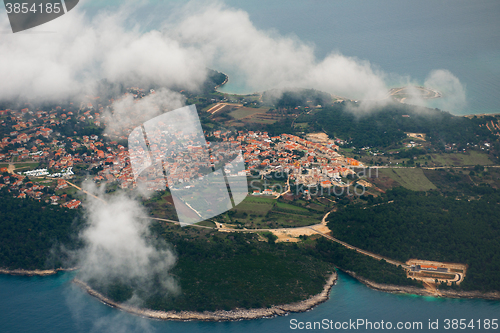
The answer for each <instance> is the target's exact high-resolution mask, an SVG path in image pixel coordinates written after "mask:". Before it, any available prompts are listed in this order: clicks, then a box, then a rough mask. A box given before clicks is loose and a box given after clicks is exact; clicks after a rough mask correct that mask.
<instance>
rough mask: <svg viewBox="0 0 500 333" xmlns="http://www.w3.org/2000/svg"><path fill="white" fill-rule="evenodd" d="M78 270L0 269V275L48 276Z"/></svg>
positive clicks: (74, 268)
mask: <svg viewBox="0 0 500 333" xmlns="http://www.w3.org/2000/svg"><path fill="white" fill-rule="evenodd" d="M76 269H78V267H73V268H56V269H35V270H27V269H21V268H17V269H6V268H0V274H6V275H21V276H48V275H54V274H57V273H59V272H71V271H74V270H76Z"/></svg>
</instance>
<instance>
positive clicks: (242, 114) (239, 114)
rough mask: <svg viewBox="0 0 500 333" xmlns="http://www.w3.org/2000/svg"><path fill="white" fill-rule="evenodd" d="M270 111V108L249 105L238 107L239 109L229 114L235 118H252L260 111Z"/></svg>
mask: <svg viewBox="0 0 500 333" xmlns="http://www.w3.org/2000/svg"><path fill="white" fill-rule="evenodd" d="M267 111H269V108H247V107H241V108H238V109H237V110H234V111H232V112H231V113H229V115H230V116H231V117H233V118H235V119H238V120H240V119H243V118H250V117H252V116H254V115H256V114H260V113H266V112H267Z"/></svg>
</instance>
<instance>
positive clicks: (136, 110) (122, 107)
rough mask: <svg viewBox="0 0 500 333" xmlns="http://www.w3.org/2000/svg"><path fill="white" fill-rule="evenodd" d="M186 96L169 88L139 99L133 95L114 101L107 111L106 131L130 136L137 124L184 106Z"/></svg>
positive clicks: (111, 133)
mask: <svg viewBox="0 0 500 333" xmlns="http://www.w3.org/2000/svg"><path fill="white" fill-rule="evenodd" d="M184 100H185V97H184V96H183V95H181V94H180V93H177V92H174V91H170V90H168V89H160V90H157V91H156V92H155V93H154V94H150V95H148V96H146V97H144V98H141V99H139V100H134V97H133V96H132V95H130V94H129V95H127V96H126V97H124V98H122V99H120V100H117V101H114V102H113V104H112V105H111V111H106V112H105V113H104V115H105V116H106V133H107V134H110V135H118V136H121V135H125V136H128V134H130V132H131V130H132V129H133V128H134V127H135V126H139V125H141V124H142V123H144V122H145V121H147V120H149V119H151V118H154V117H156V116H158V115H160V114H162V113H164V112H166V111H171V110H174V109H178V108H180V107H182V106H184Z"/></svg>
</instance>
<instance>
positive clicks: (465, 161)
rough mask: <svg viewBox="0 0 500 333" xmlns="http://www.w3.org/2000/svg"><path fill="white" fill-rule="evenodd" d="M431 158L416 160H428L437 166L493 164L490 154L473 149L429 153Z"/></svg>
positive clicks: (423, 161) (423, 162)
mask: <svg viewBox="0 0 500 333" xmlns="http://www.w3.org/2000/svg"><path fill="white" fill-rule="evenodd" d="M429 156H430V157H431V160H430V161H429V160H428V159H427V158H425V157H423V158H419V159H417V160H415V162H418V163H420V164H422V165H423V164H425V162H426V161H428V162H431V163H433V164H434V165H435V166H471V165H491V164H493V161H491V160H490V159H489V157H488V154H485V153H482V152H478V151H474V150H471V151H469V152H467V153H449V154H429Z"/></svg>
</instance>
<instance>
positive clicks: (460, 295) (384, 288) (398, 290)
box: [342, 270, 500, 300]
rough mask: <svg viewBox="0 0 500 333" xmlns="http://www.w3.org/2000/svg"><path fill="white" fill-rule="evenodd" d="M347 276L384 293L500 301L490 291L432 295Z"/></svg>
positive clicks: (414, 288) (441, 292) (356, 276)
mask: <svg viewBox="0 0 500 333" xmlns="http://www.w3.org/2000/svg"><path fill="white" fill-rule="evenodd" d="M342 271H343V272H345V273H346V274H349V275H350V276H352V277H353V278H355V279H356V280H358V281H359V282H361V283H363V284H364V285H366V286H367V287H369V288H371V289H374V290H380V291H384V292H389V293H394V294H412V295H420V296H433V297H449V298H482V299H490V300H500V292H498V291H490V292H486V293H483V292H480V291H457V290H441V289H439V290H438V293H437V294H436V293H432V292H430V291H428V290H427V289H423V288H417V287H412V286H397V285H392V284H381V283H376V282H373V281H370V280H368V279H365V278H363V277H360V276H358V275H357V274H356V273H354V272H351V271H348V270H342Z"/></svg>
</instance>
